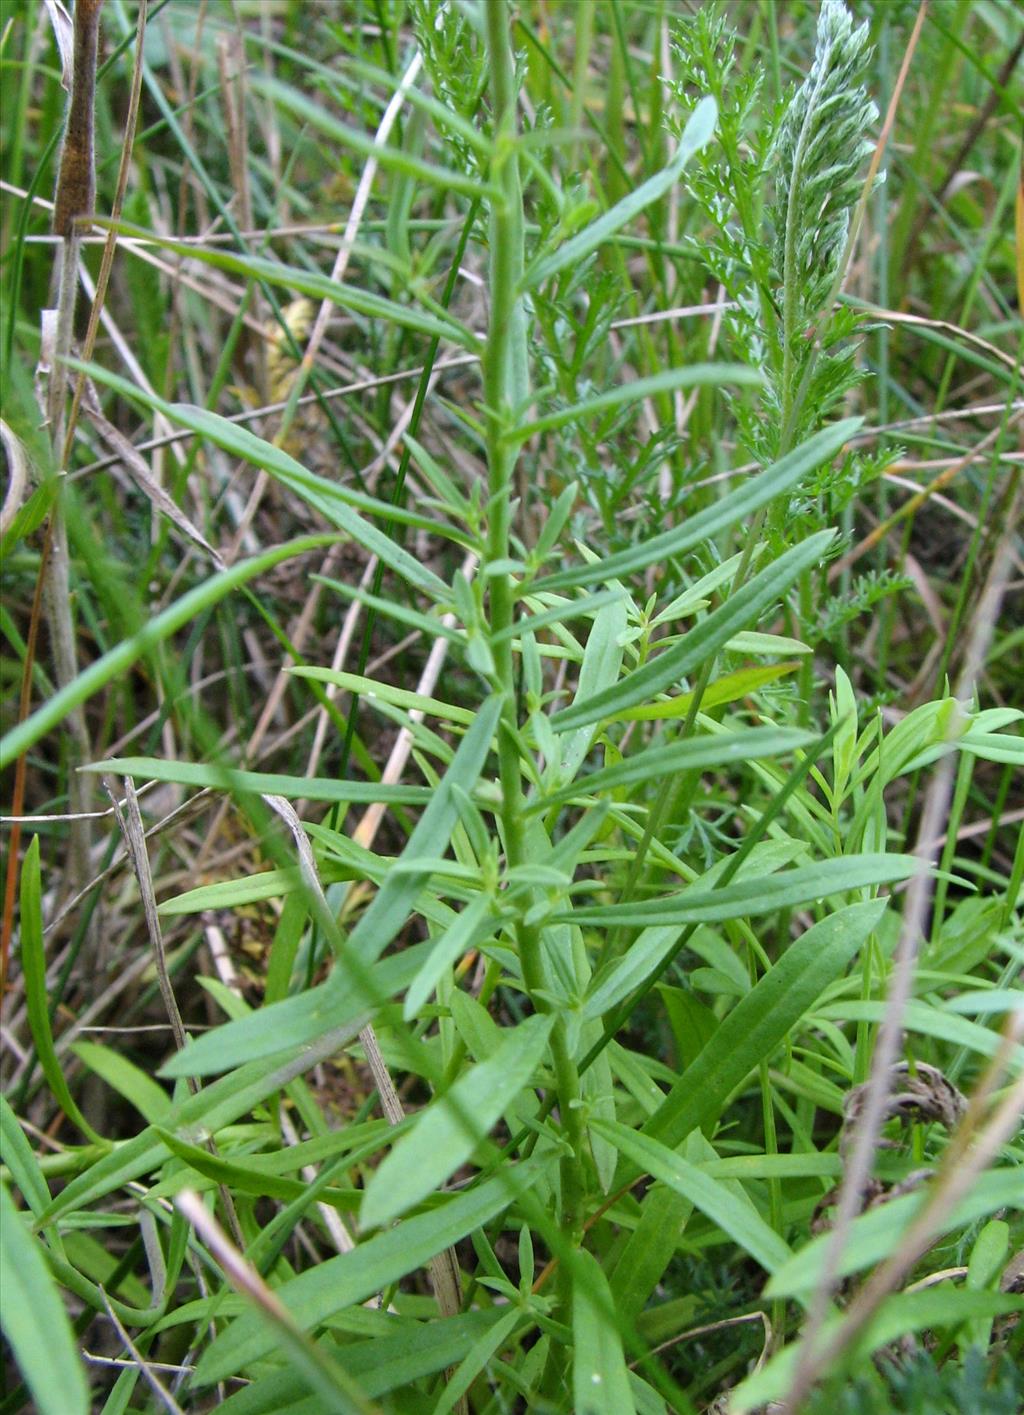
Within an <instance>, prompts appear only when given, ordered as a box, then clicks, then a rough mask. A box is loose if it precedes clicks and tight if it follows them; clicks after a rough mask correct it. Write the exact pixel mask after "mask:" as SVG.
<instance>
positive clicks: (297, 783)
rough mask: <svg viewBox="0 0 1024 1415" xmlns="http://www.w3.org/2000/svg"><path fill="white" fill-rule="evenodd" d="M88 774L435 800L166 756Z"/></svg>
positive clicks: (260, 791) (348, 798)
mask: <svg viewBox="0 0 1024 1415" xmlns="http://www.w3.org/2000/svg"><path fill="white" fill-rule="evenodd" d="M83 770H85V771H110V772H115V773H116V774H117V775H118V776H137V777H142V778H145V779H146V780H148V781H173V782H176V783H177V784H178V785H179V786H195V787H199V788H201V787H212V788H213V789H214V790H217V791H236V792H240V793H243V792H248V793H249V794H250V795H257V796H268V795H269V796H284V797H286V798H287V799H289V800H306V801H341V802H359V803H370V802H374V801H383V802H385V803H386V804H387V805H391V806H422V805H424V804H426V803H427V802H429V801H430V799H431V797H432V796H433V794H434V793H433V791H432V790H431V789H430V787H429V786H383V785H381V784H380V783H379V782H376V781H338V780H335V779H328V778H327V777H322V776H279V775H277V773H276V772H262V771H236V770H235V768H234V767H229V766H221V765H220V764H219V763H216V762H178V761H166V760H165V759H164V758H162V757H110V758H109V759H108V760H107V761H102V762H93V763H91V764H90V765H89V766H87V767H84V768H83Z"/></svg>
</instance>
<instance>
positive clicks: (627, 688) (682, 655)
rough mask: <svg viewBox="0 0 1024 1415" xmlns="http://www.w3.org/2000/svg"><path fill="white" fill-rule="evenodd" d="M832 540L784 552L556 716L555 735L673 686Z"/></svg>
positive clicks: (828, 534)
mask: <svg viewBox="0 0 1024 1415" xmlns="http://www.w3.org/2000/svg"><path fill="white" fill-rule="evenodd" d="M834 536H835V532H834V531H819V532H818V534H817V535H813V536H810V537H809V538H808V539H807V540H805V541H802V542H801V543H800V544H799V545H795V546H793V547H792V548H791V549H790V550H787V551H785V552H784V553H783V554H782V555H780V556H779V558H778V560H775V561H773V562H772V564H771V565H767V566H765V568H764V569H763V570H761V571H760V572H759V574H757V575H754V576H753V578H752V579H750V580H748V581H747V583H746V584H745V585H742V586H741V587H740V588H739V589H738V590H737V591H736V593H735V594H733V595H730V596H729V598H728V599H727V600H726V601H725V603H724V604H722V605H720V606H719V608H718V609H716V610H714V612H713V613H711V614H709V615H708V617H707V618H706V619H703V620H701V622H700V623H699V624H696V625H695V626H694V627H693V628H692V629H691V630H690V631H689V633H687V634H685V635H684V636H683V638H682V640H681V641H680V642H679V643H678V644H675V645H674V646H673V647H672V648H670V649H666V650H665V652H664V653H660V654H658V655H657V657H656V658H653V659H652V660H651V661H650V662H649V663H645V664H644V666H643V667H642V668H638V669H636V670H635V671H634V672H633V673H630V674H629V675H628V676H627V677H626V678H623V679H622V681H621V682H619V683H615V684H614V685H612V686H611V687H609V688H606V689H605V690H604V691H603V692H601V693H597V694H596V695H595V696H594V697H592V698H590V699H589V701H587V702H585V703H581V704H576V703H574V704H573V705H572V706H571V707H568V708H563V710H562V711H561V712H558V713H555V715H554V717H553V718H552V719H551V724H552V726H553V727H554V729H555V731H556V732H568V731H569V730H570V729H572V728H575V727H582V726H583V725H584V724H585V723H590V722H597V721H600V720H601V719H603V718H607V717H610V716H611V715H612V714H613V713H617V712H622V711H623V709H624V708H630V707H633V706H635V704H637V703H641V702H644V701H646V700H647V699H649V698H651V697H653V696H654V694H655V693H660V692H663V691H664V690H665V689H666V688H668V687H669V686H670V685H671V684H673V683H678V682H679V680H680V679H681V678H684V677H686V675H687V674H689V673H692V672H693V670H694V669H696V668H698V667H699V666H700V665H701V664H703V663H704V662H706V661H707V660H708V659H710V658H712V657H713V656H714V655H715V654H716V653H717V652H718V651H719V649H720V648H721V647H722V646H723V644H725V643H727V642H728V640H729V639H731V638H732V636H733V634H735V633H736V632H737V630H739V629H742V628H743V627H744V626H745V625H747V624H749V623H751V622H752V621H753V620H755V619H756V618H757V616H758V615H759V614H761V613H762V612H763V611H764V610H765V609H767V607H768V606H769V605H770V604H772V603H774V601H775V600H777V599H778V598H779V597H780V596H781V595H783V594H784V593H785V592H786V590H788V589H789V587H790V585H791V584H793V582H794V581H795V580H796V579H797V578H798V577H799V576H800V575H801V574H802V573H803V571H804V570H809V569H810V568H811V567H812V566H813V565H818V564H820V563H821V560H822V557H823V556H824V554H825V552H826V550H827V549H828V547H829V545H830V544H831V543H832V540H833V538H834ZM607 564H608V562H607V561H606V562H605V565H606V566H607Z"/></svg>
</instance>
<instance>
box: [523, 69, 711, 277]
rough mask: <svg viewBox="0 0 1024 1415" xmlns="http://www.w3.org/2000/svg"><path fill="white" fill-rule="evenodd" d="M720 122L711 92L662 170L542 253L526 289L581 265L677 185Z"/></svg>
mask: <svg viewBox="0 0 1024 1415" xmlns="http://www.w3.org/2000/svg"><path fill="white" fill-rule="evenodd" d="M717 121H718V106H717V104H716V103H715V100H714V99H713V98H712V97H711V96H710V95H708V96H707V97H706V98H702V99H701V101H700V102H699V103H698V104H697V107H696V108H695V109H694V110H693V112H692V113H691V115H690V118H689V121H688V122H687V124H686V127H685V128H684V130H683V135H682V137H681V138H680V139H679V146H678V147H677V148H676V150H675V152H674V153H673V154H672V159H671V161H670V162H668V163H667V164H666V166H665V167H663V168H662V170H661V171H660V172H656V173H655V174H654V176H653V177H648V179H647V181H646V182H642V183H641V184H640V186H639V187H637V188H636V190H635V191H632V192H630V193H629V194H628V195H627V196H624V197H623V198H622V200H621V201H619V202H616V204H615V205H614V206H613V207H612V208H611V209H610V210H609V211H606V212H604V213H603V215H601V216H599V217H598V218H597V220H596V221H592V222H591V223H590V225H589V226H587V227H585V228H584V229H583V230H582V231H580V232H579V233H578V234H577V235H575V236H573V237H572V238H571V240H568V241H566V242H565V244H564V245H562V246H559V248H558V250H557V251H554V252H553V253H552V254H551V255H548V256H543V257H542V258H541V259H540V260H535V261H534V262H533V264H532V265H531V266H530V267H529V269H528V270H527V271H526V274H525V275H524V276H523V279H522V288H523V290H524V291H525V290H532V289H534V288H535V287H536V286H537V285H542V284H543V283H544V281H545V280H549V279H550V278H551V276H552V275H557V274H558V273H559V271H561V270H566V269H568V267H569V266H576V265H579V264H580V262H581V261H583V260H585V259H586V258H587V256H589V255H590V254H591V253H592V252H593V251H596V250H597V248H598V246H601V245H603V244H604V242H605V241H607V240H608V239H609V237H610V236H614V235H615V233H616V231H619V230H621V229H622V227H623V226H625V225H626V224H627V223H628V222H630V221H632V219H633V217H634V216H638V215H639V214H640V212H641V211H643V210H644V209H645V208H646V207H648V206H650V205H651V203H652V202H655V201H657V200H658V199H659V198H660V197H663V196H664V195H665V193H666V192H667V191H669V190H670V189H671V188H672V187H674V186H675V184H676V182H677V181H678V180H679V177H680V175H681V174H682V171H683V168H684V167H685V166H686V164H687V163H688V162H689V160H690V158H691V157H693V156H694V155H695V154H696V153H698V152H700V150H701V148H703V147H706V146H707V144H708V142H710V140H711V135H712V133H713V132H714V131H715V123H716V122H717Z"/></svg>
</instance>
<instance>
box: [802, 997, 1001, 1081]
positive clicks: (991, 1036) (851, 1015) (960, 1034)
mask: <svg viewBox="0 0 1024 1415" xmlns="http://www.w3.org/2000/svg"><path fill="white" fill-rule="evenodd" d="M885 1009H886V1004H885V1003H884V1002H872V1001H870V1000H864V1001H860V1000H859V999H855V998H851V999H850V1000H849V1001H847V1002H830V1003H829V1004H828V1005H827V1006H825V1007H823V1008H821V1010H820V1013H819V1015H820V1016H822V1017H827V1018H835V1019H837V1020H841V1021H850V1022H876V1023H877V1022H881V1021H882V1018H883V1017H884V1016H885ZM902 1022H903V1026H904V1027H905V1028H906V1029H907V1031H908V1032H917V1033H918V1034H919V1035H920V1036H922V1037H937V1038H938V1039H939V1040H940V1041H944V1042H949V1043H950V1045H951V1046H957V1047H968V1048H969V1049H970V1050H971V1051H975V1052H978V1053H979V1055H981V1056H995V1055H996V1053H997V1052H998V1051H999V1048H1000V1046H1001V1045H1002V1038H1001V1036H1000V1034H999V1032H997V1031H995V1030H993V1029H990V1028H988V1027H982V1026H981V1025H980V1024H979V1023H977V1022H971V1021H970V1020H969V1019H968V1018H966V1017H957V1016H955V1015H954V1014H953V1013H950V1012H946V1011H945V1010H944V1009H942V1008H938V1007H931V1006H929V1004H928V1003H927V1002H921V1001H917V1000H915V1001H912V1002H908V1003H907V1005H906V1007H905V1009H904V1011H903V1018H902ZM1010 1054H1011V1056H1013V1057H1014V1058H1015V1064H1016V1065H1018V1066H1024V1046H1021V1045H1020V1044H1018V1045H1017V1046H1015V1047H1014V1048H1013V1049H1012V1051H1011V1053H1010Z"/></svg>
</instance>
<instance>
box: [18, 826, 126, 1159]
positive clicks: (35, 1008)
mask: <svg viewBox="0 0 1024 1415" xmlns="http://www.w3.org/2000/svg"><path fill="white" fill-rule="evenodd" d="M21 971H22V978H23V981H24V984H25V1009H26V1011H27V1013H28V1024H29V1028H30V1030H31V1032H32V1040H33V1042H35V1047H36V1055H37V1056H38V1058H39V1065H40V1066H41V1067H42V1070H43V1075H44V1076H45V1077H46V1081H47V1085H48V1086H49V1087H50V1090H51V1091H52V1093H53V1098H54V1100H55V1101H56V1102H57V1104H58V1105H59V1106H60V1108H61V1110H62V1111H63V1112H64V1114H65V1115H66V1116H67V1118H68V1119H69V1120H70V1121H71V1123H72V1124H73V1125H77V1126H78V1128H79V1130H81V1132H82V1134H83V1135H85V1136H87V1137H88V1138H89V1139H90V1140H92V1142H93V1143H94V1144H96V1145H105V1144H106V1141H105V1140H104V1139H103V1137H102V1136H101V1135H97V1133H96V1131H95V1130H94V1129H93V1128H92V1126H91V1125H90V1124H89V1122H88V1121H87V1120H86V1118H85V1116H84V1115H83V1114H82V1112H81V1111H80V1110H79V1108H78V1105H77V1104H76V1102H75V1099H74V1097H73V1096H72V1094H71V1091H70V1090H69V1088H68V1083H67V1081H66V1080H65V1079H64V1072H63V1070H62V1069H61V1064H60V1060H59V1058H58V1056H57V1049H56V1047H55V1046H54V1044H53V1031H52V1030H51V1027H50V999H49V996H48V994H47V991H46V949H45V946H44V943H43V913H42V884H41V880H40V870H39V836H38V835H33V837H32V842H31V844H30V845H29V847H28V849H27V850H26V852H25V859H24V862H23V864H22V867H21Z"/></svg>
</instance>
